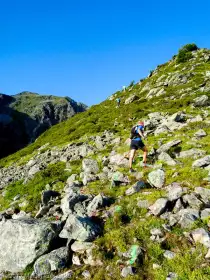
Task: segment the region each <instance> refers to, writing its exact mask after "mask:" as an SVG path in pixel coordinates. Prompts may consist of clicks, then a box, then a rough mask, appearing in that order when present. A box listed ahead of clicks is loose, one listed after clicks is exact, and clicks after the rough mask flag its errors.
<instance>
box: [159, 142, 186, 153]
mask: <svg viewBox="0 0 210 280" xmlns="http://www.w3.org/2000/svg"><path fill="white" fill-rule="evenodd" d="M181 142H182V141H181V140H172V141H170V142H168V143H166V144H164V145H162V146H161V147H160V148H159V149H158V150H157V153H158V154H160V153H162V152H167V151H168V150H170V148H171V147H174V146H177V145H179V144H180V143H181Z"/></svg>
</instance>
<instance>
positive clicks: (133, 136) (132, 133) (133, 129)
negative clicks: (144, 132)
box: [130, 125, 139, 139]
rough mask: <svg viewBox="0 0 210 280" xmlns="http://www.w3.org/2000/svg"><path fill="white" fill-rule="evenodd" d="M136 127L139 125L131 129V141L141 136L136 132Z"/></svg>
mask: <svg viewBox="0 0 210 280" xmlns="http://www.w3.org/2000/svg"><path fill="white" fill-rule="evenodd" d="M136 127H137V125H134V126H133V127H132V128H131V134H130V139H134V138H136V137H137V136H138V135H139V134H138V133H137V132H136Z"/></svg>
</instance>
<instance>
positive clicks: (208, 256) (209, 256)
mask: <svg viewBox="0 0 210 280" xmlns="http://www.w3.org/2000/svg"><path fill="white" fill-rule="evenodd" d="M209 258H210V249H209V250H208V252H207V254H206V256H205V259H209Z"/></svg>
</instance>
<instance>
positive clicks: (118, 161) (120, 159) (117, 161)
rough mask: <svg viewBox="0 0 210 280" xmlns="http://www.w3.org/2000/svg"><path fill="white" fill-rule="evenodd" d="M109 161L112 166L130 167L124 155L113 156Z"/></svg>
mask: <svg viewBox="0 0 210 280" xmlns="http://www.w3.org/2000/svg"><path fill="white" fill-rule="evenodd" d="M109 161H110V164H111V165H117V166H126V167H128V159H126V158H125V157H124V156H123V155H120V154H116V155H111V156H110V158H109Z"/></svg>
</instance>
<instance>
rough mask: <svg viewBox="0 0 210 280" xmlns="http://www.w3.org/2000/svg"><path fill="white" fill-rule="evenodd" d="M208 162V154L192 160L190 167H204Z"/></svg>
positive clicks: (209, 161) (209, 160)
mask: <svg viewBox="0 0 210 280" xmlns="http://www.w3.org/2000/svg"><path fill="white" fill-rule="evenodd" d="M209 164H210V155H208V156H205V157H204V158H201V159H197V160H196V161H194V162H193V164H192V167H205V166H208V165H209Z"/></svg>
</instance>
